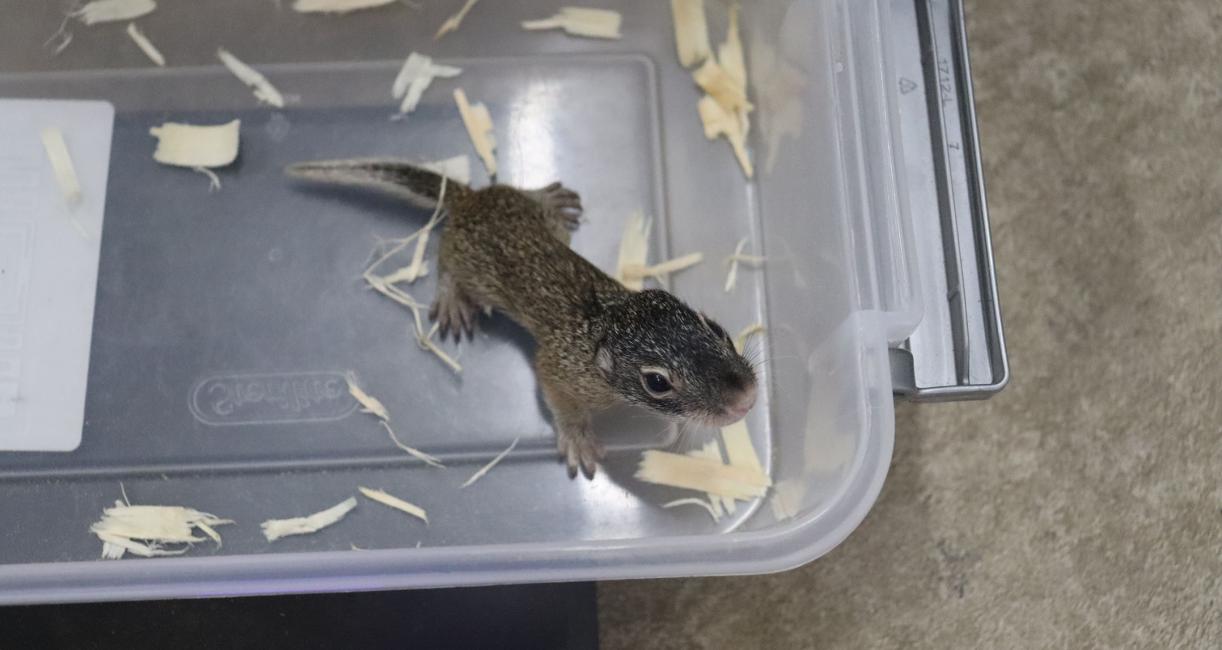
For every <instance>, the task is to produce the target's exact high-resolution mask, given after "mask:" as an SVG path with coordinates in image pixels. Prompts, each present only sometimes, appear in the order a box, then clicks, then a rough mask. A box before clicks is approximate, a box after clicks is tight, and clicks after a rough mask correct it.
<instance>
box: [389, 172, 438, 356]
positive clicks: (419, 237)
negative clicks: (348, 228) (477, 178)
mask: <svg viewBox="0 0 1222 650" xmlns="http://www.w3.org/2000/svg"><path fill="white" fill-rule="evenodd" d="M447 182H449V178H448V177H446V176H442V177H441V190H440V191H439V192H438V198H437V208H436V209H434V210H433V215H432V216H431V217H429V220H428V222H427V223H425V224H424V227H423V228H421V229H420V230H418V231H416V250H415V251H413V252H412V263H411V264H410V265H409V266H407V267H406V268H403V269H400V270H401V271H402V281H403V282H407V283H408V284H411V283H412V282H415V281H416V280H417V279H418V278H421V277H423V276H424V274H425V273H427V269H426V268H425V266H424V252H425V249H426V248H427V247H428V245H429V234H430V233H432V232H433V228H435V227H436V226H437V223H438V222H439V221H441V219H442V215H443V214H444V212H443V211H442V209H441V208H442V205H443V204H444V203H445V197H446V183H447ZM417 333H419V332H417Z"/></svg>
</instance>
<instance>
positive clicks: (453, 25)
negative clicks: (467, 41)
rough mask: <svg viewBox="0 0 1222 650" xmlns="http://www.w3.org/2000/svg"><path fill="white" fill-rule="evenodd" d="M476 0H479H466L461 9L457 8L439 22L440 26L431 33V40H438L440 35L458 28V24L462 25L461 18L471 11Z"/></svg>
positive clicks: (477, 0)
mask: <svg viewBox="0 0 1222 650" xmlns="http://www.w3.org/2000/svg"><path fill="white" fill-rule="evenodd" d="M477 2H479V0H467V2H466V3H464V4H463V6H462V9H459V10H458V13H456V14H454V15H453V16H450V17H449V18H446V21H445V22H444V23H441V27H439V28H438V29H437V33H436V34H434V35H433V40H434V41H439V40H441V37H442V36H445V35H446V34H449V33H450V32H452V31H454V30H456V29H458V26H459V25H462V20H463V18H466V17H467V12H469V11H471V8H472V7H474V6H475V3H477Z"/></svg>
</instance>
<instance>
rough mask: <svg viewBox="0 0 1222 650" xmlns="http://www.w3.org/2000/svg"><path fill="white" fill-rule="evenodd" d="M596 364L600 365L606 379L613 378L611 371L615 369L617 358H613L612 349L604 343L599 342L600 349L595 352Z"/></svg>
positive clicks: (600, 370)
mask: <svg viewBox="0 0 1222 650" xmlns="http://www.w3.org/2000/svg"><path fill="white" fill-rule="evenodd" d="M594 365H595V366H598V370H599V372H601V373H602V374H603V378H604V379H606V380H608V381H610V380H611V371H613V370H615V360H614V359H612V358H611V350H609V349H607V346H605V345H603V344H602V343H599V344H598V351H597V352H595V353H594Z"/></svg>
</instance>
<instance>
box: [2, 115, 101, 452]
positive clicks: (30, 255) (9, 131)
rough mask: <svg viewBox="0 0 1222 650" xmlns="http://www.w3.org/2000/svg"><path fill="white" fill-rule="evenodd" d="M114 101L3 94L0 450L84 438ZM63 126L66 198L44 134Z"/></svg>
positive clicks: (54, 447) (68, 447)
mask: <svg viewBox="0 0 1222 650" xmlns="http://www.w3.org/2000/svg"><path fill="white" fill-rule="evenodd" d="M114 116H115V111H114V107H113V106H111V105H110V104H109V103H106V102H94V101H79V102H77V101H36V100H0V142H2V143H4V146H3V148H0V197H3V198H2V199H0V452H4V451H72V450H73V449H76V448H77V446H79V445H80V443H81V430H82V429H83V428H84V422H85V384H86V382H87V381H88V372H89V347H90V342H91V338H92V335H93V305H94V297H95V294H96V291H97V281H98V259H99V255H100V253H101V234H102V212H103V208H104V206H105V204H106V177H107V173H108V171H109V167H110V139H111V132H112V131H113V129H114ZM48 128H52V129H59V131H60V132H61V133H62V134H63V138H64V142H65V144H66V145H67V148H68V154H69V157H70V158H71V160H72V166H73V167H74V168H75V171H76V175H77V178H78V181H79V183H80V187H81V195H80V200H79V202H78V201H74V200H68V199H67V198H66V197H65V196H64V194H63V192H62V191H61V189H60V185H59V184H58V183H57V182H56V178H55V171H54V170H53V169H52V167H51V161H50V159H49V158H48V157H47V152H46V149H45V148H44V145H43V141H42V138H41V137H40V134H41V133H42V131H43V130H44V129H48Z"/></svg>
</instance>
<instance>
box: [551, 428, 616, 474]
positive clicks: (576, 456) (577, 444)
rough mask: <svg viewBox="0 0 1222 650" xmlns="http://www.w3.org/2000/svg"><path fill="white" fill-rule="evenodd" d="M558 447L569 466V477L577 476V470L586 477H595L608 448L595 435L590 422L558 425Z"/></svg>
mask: <svg viewBox="0 0 1222 650" xmlns="http://www.w3.org/2000/svg"><path fill="white" fill-rule="evenodd" d="M556 448H557V449H558V450H560V456H561V458H563V459H564V461H565V463H566V464H567V465H568V468H569V478H577V470H578V468H580V469H581V473H582V474H585V476H586V478H588V479H593V478H594V472H595V470H597V469H598V461H599V459H601V458H602V457H603V455H604V454H605V453H606V449H604V448H603V446H602V444H601V443H599V442H598V440H597V439H595V437H594V431H593V430H592V428H591V427H590V425H589V424H582V425H580V426H573V427H558V428H557V429H556Z"/></svg>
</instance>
